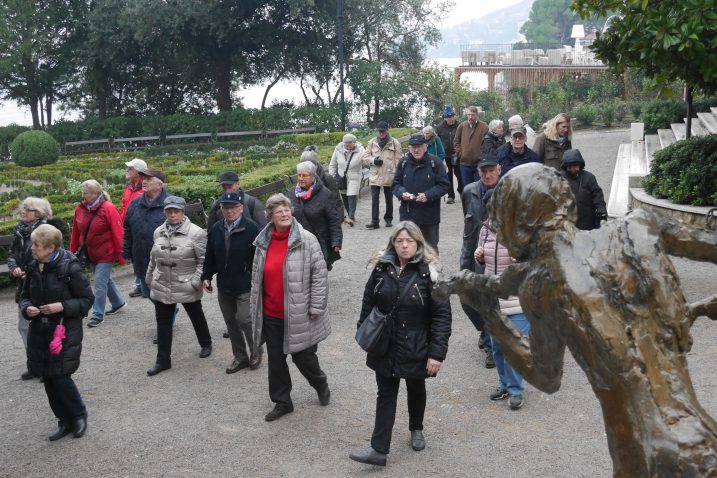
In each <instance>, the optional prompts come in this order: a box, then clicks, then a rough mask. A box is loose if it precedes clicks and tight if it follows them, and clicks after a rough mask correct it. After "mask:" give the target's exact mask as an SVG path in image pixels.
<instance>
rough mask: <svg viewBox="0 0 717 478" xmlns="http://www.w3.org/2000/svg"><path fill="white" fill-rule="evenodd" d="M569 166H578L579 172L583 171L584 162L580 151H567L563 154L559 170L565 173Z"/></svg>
mask: <svg viewBox="0 0 717 478" xmlns="http://www.w3.org/2000/svg"><path fill="white" fill-rule="evenodd" d="M571 164H577V165H579V166H580V170H581V171H582V170H583V169H585V160H584V159H583V155H582V154H580V150H578V149H569V150H567V151H565V153H563V159H562V161H561V162H560V168H561V169H564V170H566V171H567V169H568V166H570V165H571Z"/></svg>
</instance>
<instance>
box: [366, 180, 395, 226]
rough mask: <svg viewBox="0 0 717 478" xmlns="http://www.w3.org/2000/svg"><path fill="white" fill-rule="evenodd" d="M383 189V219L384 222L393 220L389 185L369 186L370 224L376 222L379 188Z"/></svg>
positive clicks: (379, 199) (391, 195) (379, 200)
mask: <svg viewBox="0 0 717 478" xmlns="http://www.w3.org/2000/svg"><path fill="white" fill-rule="evenodd" d="M382 189H383V197H384V199H385V201H386V214H384V215H383V220H384V221H386V222H391V221H393V194H391V186H371V224H378V212H379V210H378V207H379V203H380V202H381V197H380V195H381V190H382Z"/></svg>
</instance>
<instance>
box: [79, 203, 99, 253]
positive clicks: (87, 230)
mask: <svg viewBox="0 0 717 478" xmlns="http://www.w3.org/2000/svg"><path fill="white" fill-rule="evenodd" d="M104 204H105V203H104V202H102V204H100V205H99V207H98V208H97V211H95V212H94V213H92V217H90V222H88V223H87V229H85V236H84V237H83V238H82V244H80V247H82V246H84V245H85V244H87V234H89V232H90V226H91V225H92V221H93V220H94V218H95V216H96V215H97V214H98V213H99V212H100V209H101V208H102V206H103V205H104Z"/></svg>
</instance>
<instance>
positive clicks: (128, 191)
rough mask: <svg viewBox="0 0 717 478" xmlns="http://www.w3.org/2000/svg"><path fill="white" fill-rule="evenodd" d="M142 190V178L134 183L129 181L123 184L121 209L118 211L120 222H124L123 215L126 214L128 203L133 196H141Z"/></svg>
mask: <svg viewBox="0 0 717 478" xmlns="http://www.w3.org/2000/svg"><path fill="white" fill-rule="evenodd" d="M143 192H144V191H142V180H139V181H138V182H136V183H134V182H130V183H128V184H127V186H125V188H124V191H122V211H120V221H121V223H122V224H124V215H125V214H127V208H128V207H129V203H131V202H132V200H133V199H134V198H136V197H139V196H141V195H142V193H143Z"/></svg>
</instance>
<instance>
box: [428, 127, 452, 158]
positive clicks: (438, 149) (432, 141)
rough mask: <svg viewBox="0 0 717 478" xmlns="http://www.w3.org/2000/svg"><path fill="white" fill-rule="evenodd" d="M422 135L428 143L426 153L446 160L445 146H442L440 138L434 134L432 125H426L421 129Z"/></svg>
mask: <svg viewBox="0 0 717 478" xmlns="http://www.w3.org/2000/svg"><path fill="white" fill-rule="evenodd" d="M422 132H423V137H424V138H425V139H426V144H427V145H428V154H432V155H433V156H436V157H437V158H438V159H440V160H441V161H443V162H445V161H446V148H444V147H443V142H442V141H441V138H439V137H438V136H437V135H436V130H435V129H434V128H433V126H426V127H424V128H423V130H422Z"/></svg>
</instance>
